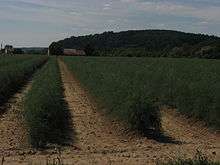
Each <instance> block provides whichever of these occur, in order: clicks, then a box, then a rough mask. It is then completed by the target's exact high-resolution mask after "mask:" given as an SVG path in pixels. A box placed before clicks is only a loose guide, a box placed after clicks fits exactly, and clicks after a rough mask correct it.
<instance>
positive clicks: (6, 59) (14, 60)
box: [0, 55, 35, 68]
mask: <svg viewBox="0 0 220 165" xmlns="http://www.w3.org/2000/svg"><path fill="white" fill-rule="evenodd" d="M33 57H35V56H32V55H28V56H27V55H25V56H24V55H22V56H0V68H3V67H8V66H9V65H15V64H18V63H19V64H20V63H22V62H25V61H26V60H30V59H32V58H33Z"/></svg>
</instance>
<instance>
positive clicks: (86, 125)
mask: <svg viewBox="0 0 220 165" xmlns="http://www.w3.org/2000/svg"><path fill="white" fill-rule="evenodd" d="M59 65H60V69H61V75H62V80H63V84H64V90H65V91H64V94H65V99H66V101H67V103H68V106H69V110H70V113H71V118H72V126H71V127H72V128H73V129H74V130H75V133H73V136H74V137H75V140H74V141H73V143H72V144H69V145H68V146H66V147H61V152H60V154H59V152H58V150H57V149H56V150H54V149H50V150H44V151H38V152H36V153H25V154H22V155H21V154H19V153H17V155H13V156H6V157H5V163H4V165H5V164H10V165H12V164H39V165H44V164H46V163H47V162H48V161H50V162H53V161H56V162H57V161H58V159H56V158H57V157H58V158H59V159H61V160H62V161H63V163H64V164H68V165H72V164H74V165H75V164H80V165H81V164H82V165H87V164H100V165H105V164H126V165H127V164H132V165H133V164H138V165H139V164H140V165H142V164H143V165H146V164H155V163H156V162H157V161H158V160H160V161H162V160H167V159H169V158H173V157H179V156H184V155H185V156H186V157H192V156H193V155H194V154H195V152H196V149H199V150H201V151H203V152H204V153H206V154H208V155H210V156H211V157H213V159H215V160H220V143H219V142H220V136H219V134H214V133H210V132H209V131H208V130H207V129H204V128H203V127H202V126H199V125H198V124H195V123H192V122H191V121H189V120H188V119H185V118H184V117H181V116H180V115H179V114H177V113H176V112H175V111H170V110H163V111H162V121H163V122H162V125H163V129H164V131H165V135H164V136H161V137H160V138H159V139H150V138H146V137H140V136H137V135H136V136H135V135H132V134H130V135H128V134H125V132H126V130H125V129H124V128H123V127H120V124H119V122H117V121H113V120H110V119H107V118H106V116H105V115H103V114H102V113H100V112H99V111H98V110H97V109H96V107H95V105H94V103H93V101H92V100H91V99H90V98H89V97H88V93H87V91H85V90H84V89H83V88H82V87H81V85H80V84H79V82H78V81H77V80H76V79H75V77H74V76H73V74H72V73H71V72H70V71H69V70H68V69H67V67H66V65H65V64H64V63H63V62H62V61H59ZM18 98H21V97H18ZM17 100H19V99H17ZM17 102H18V103H16V102H15V103H14V104H13V107H14V106H15V105H19V104H20V103H19V102H20V101H17ZM15 107H16V106H15ZM17 107H18V106H17ZM10 109H12V110H10V111H11V112H12V114H15V113H14V112H16V111H14V108H10ZM15 109H17V108H15ZM18 109H20V108H18ZM20 110H21V109H20ZM20 110H18V111H20ZM10 111H9V112H8V113H7V114H5V115H4V117H3V118H2V119H1V121H0V130H1V131H3V133H4V132H5V131H7V129H9V130H10V131H9V132H11V133H5V134H2V135H0V138H3V139H4V142H0V145H2V144H4V145H5V144H7V145H5V146H6V148H10V145H11V144H10V138H9V137H12V139H13V140H12V141H14V142H13V143H15V144H19V143H17V142H16V141H20V140H19V139H22V138H20V137H23V135H24V134H23V133H22V131H20V130H19V129H20V128H17V126H18V125H19V124H16V123H17V120H13V116H14V115H10ZM18 114H19V113H18ZM10 116H11V117H10ZM11 124H12V126H11ZM16 129H17V130H16ZM14 130H16V131H15V132H17V133H13V132H14ZM14 134H17V135H14ZM0 141H1V140H0ZM12 146H13V148H11V149H9V151H14V150H16V148H19V146H18V145H13V144H12ZM0 149H1V147H0ZM0 152H1V150H0Z"/></svg>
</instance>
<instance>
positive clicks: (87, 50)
mask: <svg viewBox="0 0 220 165" xmlns="http://www.w3.org/2000/svg"><path fill="white" fill-rule="evenodd" d="M84 51H85V53H86V56H92V55H93V54H94V51H95V49H94V48H93V47H92V46H91V45H90V44H87V45H86V46H85V48H84Z"/></svg>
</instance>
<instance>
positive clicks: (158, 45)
mask: <svg viewBox="0 0 220 165" xmlns="http://www.w3.org/2000/svg"><path fill="white" fill-rule="evenodd" d="M57 43H58V44H59V45H61V46H62V47H63V48H72V49H84V48H85V47H86V45H88V44H89V45H91V46H92V47H93V48H94V49H95V50H96V55H102V56H103V55H107V56H172V57H173V56H175V57H182V56H184V57H205V58H220V38H219V37H217V36H209V35H204V34H193V33H184V32H179V31H171V30H130V31H123V32H116V33H115V32H104V33H102V34H94V35H85V36H78V37H75V36H72V37H70V38H66V39H64V40H61V41H58V42H57Z"/></svg>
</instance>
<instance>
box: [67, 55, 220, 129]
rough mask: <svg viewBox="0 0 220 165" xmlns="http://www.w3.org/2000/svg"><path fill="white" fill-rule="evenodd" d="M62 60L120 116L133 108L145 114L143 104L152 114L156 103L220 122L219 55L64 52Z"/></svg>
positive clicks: (217, 124) (212, 124) (213, 121)
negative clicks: (75, 54) (85, 54)
mask: <svg viewBox="0 0 220 165" xmlns="http://www.w3.org/2000/svg"><path fill="white" fill-rule="evenodd" d="M64 61H65V63H66V64H67V65H68V67H69V68H70V70H72V71H73V72H74V74H75V75H76V76H77V78H78V79H79V80H80V82H81V83H82V84H83V85H84V86H85V87H86V88H88V89H89V91H90V92H91V94H93V95H94V96H95V97H97V98H98V99H97V100H99V102H101V103H102V104H104V106H105V108H106V109H107V111H108V112H109V113H110V114H114V115H115V116H118V117H120V119H123V120H126V121H129V120H128V117H127V116H129V115H128V114H129V113H130V112H132V111H130V109H135V112H133V113H131V114H132V115H133V116H136V114H142V110H140V109H144V108H142V107H144V106H146V107H149V108H148V112H149V114H150V112H152V111H153V110H152V109H155V108H152V107H154V105H155V103H156V104H157V105H162V106H163V105H168V106H172V107H173V108H177V110H178V111H180V112H181V113H184V114H186V115H189V116H193V117H195V118H198V119H202V120H204V121H205V122H206V123H207V124H210V125H211V126H214V127H216V128H217V129H219V128H220V120H219V118H220V113H219V112H220V111H219V107H220V102H219V100H220V61H218V60H202V59H183V58H181V59H172V58H126V57H125V58H118V57H84V58H82V57H65V58H64ZM139 100H141V101H139ZM146 102H148V103H146ZM150 105H151V106H150ZM156 109H157V108H156ZM139 111H141V112H139ZM144 112H145V110H144ZM130 116H131V115H130ZM141 116H142V115H141ZM130 121H131V120H130ZM130 121H129V122H130ZM156 123H159V122H156ZM132 125H135V124H132ZM137 125H139V124H138V123H137Z"/></svg>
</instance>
